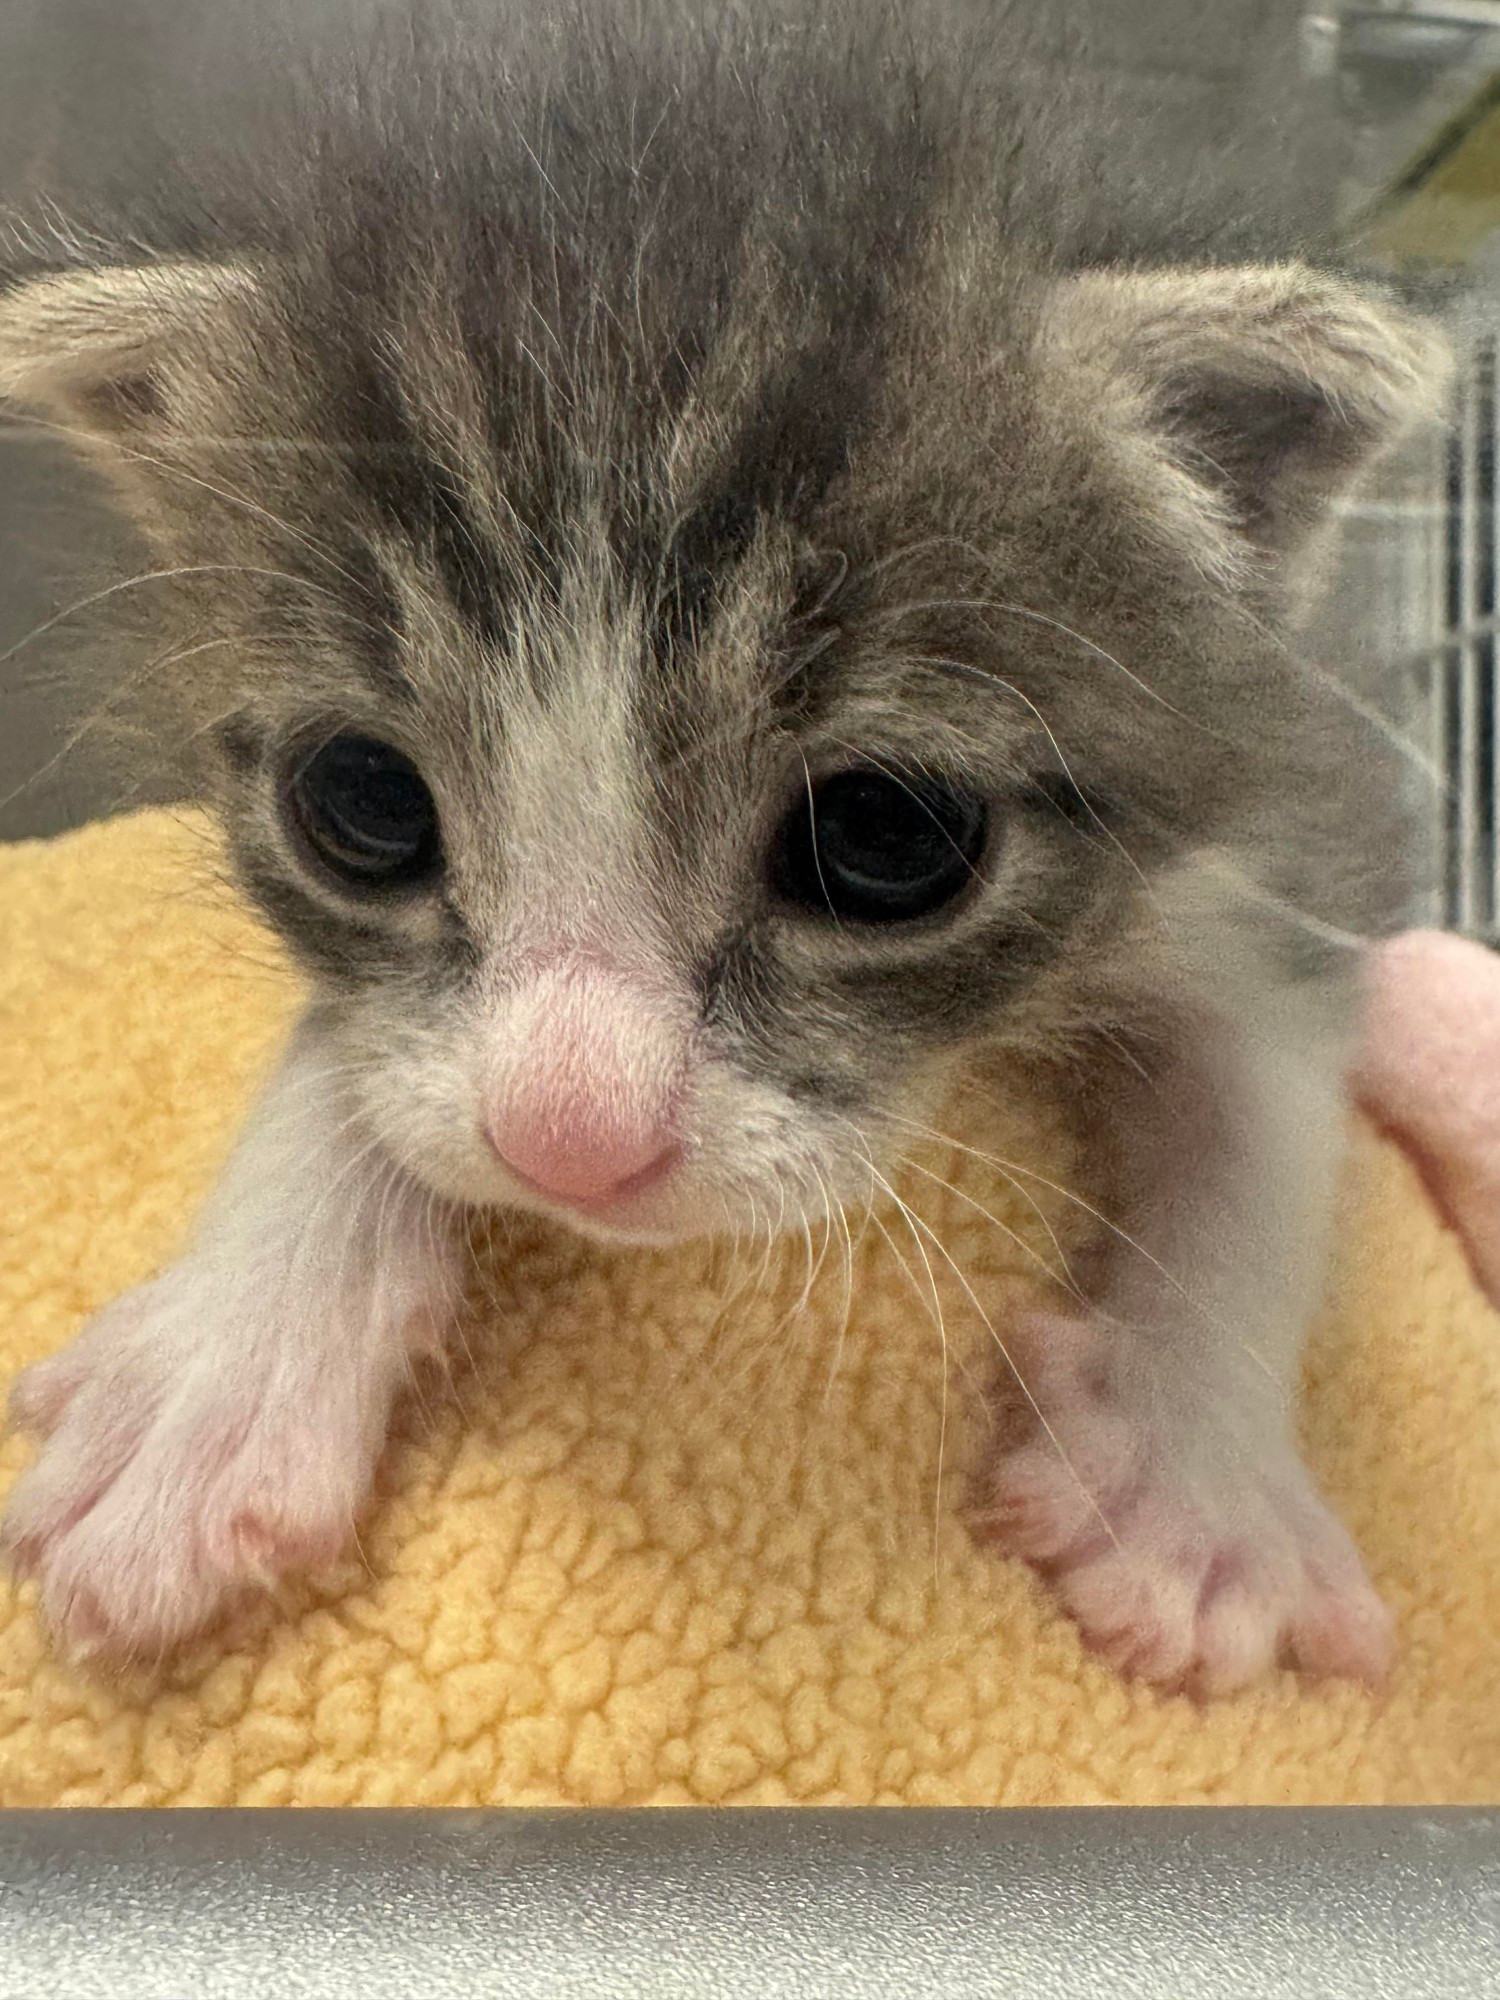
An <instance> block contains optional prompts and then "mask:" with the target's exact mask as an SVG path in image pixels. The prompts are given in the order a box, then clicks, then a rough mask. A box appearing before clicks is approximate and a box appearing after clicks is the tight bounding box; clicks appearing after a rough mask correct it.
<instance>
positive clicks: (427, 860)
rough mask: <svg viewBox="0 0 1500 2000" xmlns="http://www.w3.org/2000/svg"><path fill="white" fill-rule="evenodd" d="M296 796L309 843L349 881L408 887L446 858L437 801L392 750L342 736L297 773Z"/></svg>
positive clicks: (295, 806)
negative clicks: (439, 831) (435, 802)
mask: <svg viewBox="0 0 1500 2000" xmlns="http://www.w3.org/2000/svg"><path fill="white" fill-rule="evenodd" d="M290 791H291V801H292V808H293V811H294V812H295V814H296V818H297V823H298V825H299V826H300V828H301V830H302V832H303V834H304V835H305V836H306V839H307V841H308V844H309V845H310V846H311V847H312V848H313V849H314V850H315V852H316V853H317V855H318V857H319V859H320V860H321V861H323V862H324V864H325V865H326V866H327V867H329V868H331V869H332V870H333V872H334V874H336V875H341V876H342V877H343V878H344V880H345V881H347V882H353V883H357V884H359V885H361V886H364V887H376V888H384V887H387V886H391V887H395V886H404V885H407V884H410V883H414V882H419V881H421V880H423V879H424V878H425V877H426V876H428V875H430V874H432V873H433V871H434V870H435V869H436V868H437V866H438V863H439V861H440V860H441V858H442V844H441V841H440V839H439V835H438V816H437V807H436V806H435V805H434V804H433V799H432V794H431V792H429V791H428V789H427V787H426V785H425V784H424V783H423V782H422V777H421V773H420V772H419V771H418V770H417V767H416V765H415V764H413V763H412V761H411V759H410V758H409V757H405V756H403V755H402V753H401V752H400V751H399V750H394V749H392V747H391V745H390V744H389V743H379V742H377V741H376V740H375V739H374V738H373V737H370V736H352V735H351V736H335V737H333V738H332V739H331V740H330V741H329V742H327V743H325V744H323V746H322V747H321V749H318V750H315V751H314V752H313V754H312V755H311V756H310V757H309V758H308V759H307V761H306V762H305V763H303V764H301V765H299V766H298V767H297V769H296V770H295V771H294V772H293V774H292V779H291V787H290Z"/></svg>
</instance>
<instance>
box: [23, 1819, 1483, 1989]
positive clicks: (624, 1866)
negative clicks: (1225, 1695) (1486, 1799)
mask: <svg viewBox="0 0 1500 2000" xmlns="http://www.w3.org/2000/svg"><path fill="white" fill-rule="evenodd" d="M1497 1993H1500V1812H1495V1813H1483V1812H1476V1813H1463V1812H1415V1811H1413V1812H1396V1811H1327V1812H1312V1813H1308V1812H1279V1811H1243V1812H1240V1811H1197V1812H1194V1811H1180V1812H1179V1811H1152V1810H1148V1809H1145V1808H1139V1809H1127V1810H1123V1811H1080V1810H1072V1811H1063V1810H1056V1811H1050V1812H1019V1811H1014V1812H1007V1811H998V1810H997V1811H991V1812H941V1811H931V1812H922V1811H891V1812H867V1811H847V1812H826V1811H807V1810H792V1811H784V1812H783V1811H728V1812H708V1811H640V1812H615V1813H600V1812H576V1813H569V1812H561V1813H556V1812H493V1813H481V1812H474V1813H440V1812H434V1813H425V1814H424V1813H406V1812H306V1813H299V1812H180V1813H132V1812H125V1813H108V1812H100V1813H93V1812H57V1813H37V1814H29V1813H16V1814H11V1815H0V2000H23V1996H24V2000H43V1996H46V2000H106V1996H107V2000H135V1997H136V1996H146V1995H149V1996H152V2000H157V1996H160V2000H168V1996H171V2000H179V1996H180V2000H189V1996H191V2000H221V1996H222V2000H230V1996H241V1995H252V1994H253V1995H255V1996H257V2000H282V1996H287V2000H298V1997H299V1996H303V1995H307V1996H316V2000H345V1997H346V1996H348V2000H413V1996H416V1995H419V1994H420V1995H424V1996H425V1995H433V1996H439V1997H440V2000H442V1997H443V1996H459V1995H470V1994H484V1995H487V1996H492V2000H635V1997H636V1996H642V2000H644V1997H645V1996H650V2000H688V1997H689V1996H692V2000H699V1996H703V2000H708V1997H709V1996H719V1995H724V1996H733V2000H744V1996H752V2000H770V1996H779V1995H788V1996H791V1995H799V1996H817V2000H825V1996H826V2000H843V1996H859V2000H915V1996H925V1995H930V1994H941V1995H949V1994H951V1995H955V1996H957V1995H962V1996H964V2000H989V1996H995V2000H1002V1996H1007V1997H1008V1996H1016V2000H1021V1996H1024V2000H1095V1996H1097V2000H1105V1996H1108V2000H1147V1996H1149V1997H1150V2000H1199V1996H1202V2000H1221V1996H1222V2000H1349V1996H1353V1995H1358V1996H1360V2000H1481V1996H1483V2000H1494V1996H1495V1995H1496V1994H1497Z"/></svg>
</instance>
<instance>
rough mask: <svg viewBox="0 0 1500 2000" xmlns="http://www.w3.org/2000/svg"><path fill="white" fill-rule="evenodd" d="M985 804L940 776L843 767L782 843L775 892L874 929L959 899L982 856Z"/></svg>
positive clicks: (815, 794) (790, 824)
mask: <svg viewBox="0 0 1500 2000" xmlns="http://www.w3.org/2000/svg"><path fill="white" fill-rule="evenodd" d="M986 821H987V814H986V811H985V806H984V802H983V800H982V799H977V798H975V797H974V796H973V794H972V793H970V792H965V791H961V790H959V789H958V788H957V787H956V786H953V785H948V784H944V783H943V782H942V781H941V780H940V779H936V778H916V777H913V778H898V777H893V776H892V775H890V774H889V773H887V772H885V771H875V770H869V769H864V770H855V771H840V772H839V773H838V774H837V775H836V776H834V777H831V778H825V779H824V780H823V781H822V783H821V784H818V785H815V786H814V787H813V790H812V795H811V797H804V798H803V799H802V800H801V801H800V803H799V804H798V806H797V807H796V808H795V810H794V811H793V812H792V813H791V814H790V815H789V816H788V818H787V819H786V821H785V823H784V824H783V826H782V828H781V832H780V835H779V837H778V840H777V847H776V854H775V858H774V863H773V875H774V880H775V884H776V887H777V889H778V890H779V891H780V892H781V894H782V895H783V896H785V897H786V898H787V900H788V901H789V902H792V903H796V904H799V905H800V906H801V907H802V908H803V909H806V910H814V911H817V912H818V913H820V914H823V915H828V916H833V917H848V918H855V919H860V920H862V921H864V922H866V923H897V922H900V921H902V920H903V919H907V918H911V917H925V916H927V915H929V914H930V913H931V912H932V911H933V910H937V909H940V908H941V907H942V905H943V904H944V903H948V902H951V901H952V900H953V898H954V897H955V896H956V895H957V894H958V893H959V891H960V890H961V889H962V888H963V887H964V886H965V884H966V883H968V882H970V881H971V880H972V879H973V875H974V869H975V866H976V864H977V863H978V860H979V857H980V855H981V854H982V852H983V851H984V837H985V826H986Z"/></svg>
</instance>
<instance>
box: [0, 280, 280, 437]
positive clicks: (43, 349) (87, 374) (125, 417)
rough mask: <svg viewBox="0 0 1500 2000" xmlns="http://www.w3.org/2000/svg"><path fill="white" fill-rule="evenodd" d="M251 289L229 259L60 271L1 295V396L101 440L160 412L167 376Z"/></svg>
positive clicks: (166, 397) (164, 409)
mask: <svg viewBox="0 0 1500 2000" xmlns="http://www.w3.org/2000/svg"><path fill="white" fill-rule="evenodd" d="M253 287H254V280H253V278H252V277H251V276H250V274H249V273H248V272H247V271H245V270H243V269H241V268H240V267H238V266H235V265H215V264H194V263H189V262H171V263H159V264H143V265H131V266H121V267H104V268H100V269H97V270H84V271H67V272H63V273H60V274H56V275H52V276H48V277H42V278H33V279H31V280H29V281H28V282H26V283H24V284H21V285H18V286H16V287H14V288H13V289H12V290H10V291H7V292H0V398H5V399H9V400H11V401H13V402H16V403H19V404H22V405H24V406H26V407H27V408H30V409H33V410H36V411H38V412H39V413H40V414H42V415H45V416H48V417H51V418H53V419H55V420H56V421H57V422H58V423H60V424H62V425H64V426H66V427H67V428H68V429H69V430H71V431H74V432H80V433H82V434H83V439H84V441H88V440H95V441H99V442H107V441H108V440H110V439H113V438H120V437H122V436H124V435H126V434H128V433H129V432H131V431H133V430H138V429H140V428H141V427H142V426H143V425H146V424H148V423H150V422H151V421H152V420H153V419H160V418H162V417H163V416H165V415H166V414H167V413H168V406H169V403H170V400H171V394H172V385H173V382H174V379H177V378H180V377H181V376H182V374H183V371H184V369H185V368H186V367H187V366H189V365H190V364H191V362H192V360H193V358H194V356H195V354H196V353H198V352H199V351H200V350H201V349H202V346H203V342H204V338H205V335H206V334H207V333H208V332H209V331H210V330H211V328H212V325H213V323H214V321H215V319H216V318H217V317H218V316H219V315H221V314H222V312H223V311H224V309H225V308H226V306H228V305H229V304H230V303H231V302H232V301H235V300H239V299H242V298H244V297H245V296H246V295H247V294H248V293H249V292H250V291H251V290H253Z"/></svg>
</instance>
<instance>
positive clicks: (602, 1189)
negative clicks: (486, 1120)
mask: <svg viewBox="0 0 1500 2000" xmlns="http://www.w3.org/2000/svg"><path fill="white" fill-rule="evenodd" d="M489 1136H490V1144H491V1145H492V1146H493V1147H494V1149H495V1151H496V1153H497V1154H498V1155H499V1158H500V1163H501V1165H502V1166H505V1167H507V1168H509V1170H510V1171H511V1173H513V1174H514V1175H515V1176H516V1178H517V1180H520V1181H524V1182H525V1183H526V1184H527V1186H528V1187H533V1188H535V1189H536V1190H537V1191H538V1193H540V1194H545V1195H550V1196H551V1197H552V1198H553V1200H554V1201H565V1202H572V1203H574V1204H583V1205H586V1206H592V1205H593V1204H595V1203H601V1202H611V1201H620V1200H622V1199H623V1198H624V1197H625V1196H626V1195H632V1194H639V1193H640V1192H642V1190H644V1189H645V1188H648V1187H650V1185H651V1184H652V1182H653V1181H659V1180H661V1179H662V1178H663V1176H664V1175H666V1174H667V1173H669V1172H670V1171H671V1169H672V1167H673V1166H674V1165H675V1164H676V1162H677V1159H678V1157H679V1155H680V1154H681V1151H682V1147H681V1145H680V1144H679V1142H678V1141H677V1139H676V1138H675V1137H674V1136H673V1135H672V1133H671V1132H669V1131H667V1130H665V1129H664V1128H663V1127H661V1126H655V1127H653V1128H650V1129H644V1128H640V1127H636V1128H628V1127H619V1126H612V1125H611V1123H610V1122H609V1121H608V1120H605V1119H600V1118H596V1117H591V1116H589V1115H588V1114H587V1113H585V1112H582V1111H578V1110H575V1111H571V1112H568V1113H566V1114H563V1115H561V1116H554V1117H552V1118H549V1119H539V1118H527V1117H525V1116H524V1115H523V1116H521V1117H520V1118H519V1119H518V1118H515V1117H511V1118H507V1119H505V1120H504V1121H503V1123H501V1122H500V1121H497V1122H496V1124H495V1126H494V1127H492V1129H491V1131H490V1135H489Z"/></svg>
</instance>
